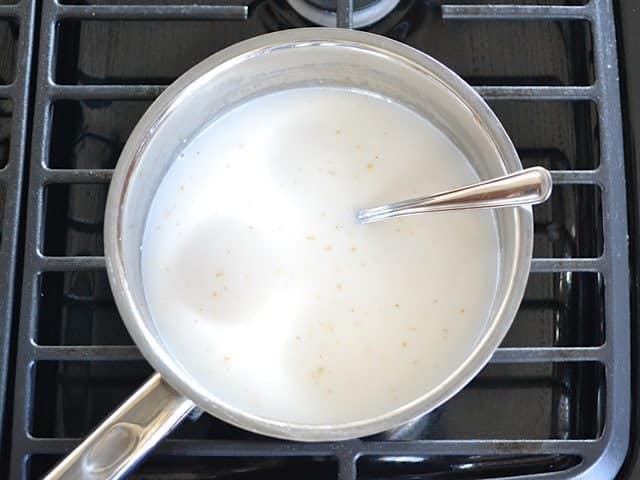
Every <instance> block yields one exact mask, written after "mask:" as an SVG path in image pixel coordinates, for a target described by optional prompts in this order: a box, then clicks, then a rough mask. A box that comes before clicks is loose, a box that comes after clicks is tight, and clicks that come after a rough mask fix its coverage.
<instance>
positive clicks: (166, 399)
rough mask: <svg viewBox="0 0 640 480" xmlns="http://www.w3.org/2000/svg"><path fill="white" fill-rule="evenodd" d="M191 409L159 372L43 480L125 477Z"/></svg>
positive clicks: (189, 403)
mask: <svg viewBox="0 0 640 480" xmlns="http://www.w3.org/2000/svg"><path fill="white" fill-rule="evenodd" d="M192 408H193V402H192V401H191V400H189V399H187V398H185V397H184V396H182V395H181V394H179V393H178V392H176V391H175V390H174V389H173V388H171V387H170V386H169V385H167V383H166V382H165V381H164V380H163V379H162V377H161V376H160V375H159V374H157V373H156V374H154V375H153V376H152V377H151V378H150V379H149V381H148V382H147V383H145V384H144V385H143V386H142V387H140V389H139V390H138V391H137V392H136V393H134V394H133V395H132V396H131V397H130V398H129V399H128V400H127V401H126V402H125V403H123V404H122V405H121V406H120V407H119V408H118V409H117V410H116V411H115V412H113V413H112V414H111V415H110V416H109V417H108V418H107V419H106V420H105V421H104V422H103V423H102V425H100V427H98V428H97V429H96V430H94V431H93V433H92V434H91V435H89V436H88V437H87V438H86V439H85V440H84V441H83V442H82V443H81V444H80V445H78V447H77V448H76V449H75V450H73V452H71V453H70V454H69V455H68V456H67V457H66V458H65V459H64V460H63V461H62V462H60V463H59V464H58V465H56V467H55V468H54V469H53V470H51V471H50V472H49V473H48V474H47V475H46V476H45V477H44V478H45V480H63V479H68V480H71V479H79V478H84V479H89V480H91V479H105V480H106V479H109V480H115V479H118V478H123V477H124V476H125V475H126V474H127V472H129V470H130V469H131V468H132V467H133V466H135V464H136V463H137V462H138V461H139V460H140V459H141V458H142V457H144V456H145V455H146V453H147V452H148V451H149V450H151V449H152V448H153V447H154V446H155V445H156V444H157V443H158V442H159V441H160V440H162V438H164V437H165V435H167V433H169V432H170V431H171V430H173V428H174V427H175V426H176V425H177V424H178V423H180V421H181V420H182V419H183V418H184V417H185V416H186V415H187V414H188V413H189V412H190V411H191V409H192Z"/></svg>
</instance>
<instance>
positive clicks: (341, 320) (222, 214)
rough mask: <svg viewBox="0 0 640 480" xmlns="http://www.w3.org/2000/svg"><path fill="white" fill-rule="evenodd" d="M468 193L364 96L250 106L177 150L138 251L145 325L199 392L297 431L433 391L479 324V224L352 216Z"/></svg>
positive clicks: (315, 91) (442, 143)
mask: <svg viewBox="0 0 640 480" xmlns="http://www.w3.org/2000/svg"><path fill="white" fill-rule="evenodd" d="M475 181H478V177H477V175H476V174H475V172H474V171H473V169H472V167H471V166H470V164H469V162H468V160H467V159H466V158H465V156H464V155H463V154H462V153H461V152H460V151H459V150H458V149H457V148H456V147H455V146H454V144H453V143H452V142H451V141H449V140H448V139H447V137H445V136H444V135H443V134H442V133H441V132H440V131H439V130H438V129H437V128H436V127H435V126H434V125H432V124H431V123H429V122H428V121H427V120H425V119H424V118H422V117H420V116H418V115H417V114H415V113H413V112H412V111H410V110H408V109H406V108H404V107H401V106H399V105H397V104H394V103H391V102H389V101H385V100H384V99H380V98H377V97H374V96H371V95H368V94H364V93H361V92H354V91H347V90H341V89H330V88H320V87H318V88H306V89H294V90H288V91H285V92H281V93H277V94H272V95H268V96H264V97H261V98H258V99H255V100H252V101H250V102H248V103H246V104H244V105H242V106H240V107H238V108H236V109H234V110H232V111H230V112H229V113H227V114H225V115H224V116H222V117H221V118H219V119H217V120H216V121H215V122H213V123H211V124H210V125H208V126H207V127H206V128H205V129H203V130H202V132H201V133H200V134H199V135H198V136H197V137H195V138H194V139H193V140H192V141H190V142H188V143H186V144H185V148H184V151H183V152H182V153H181V154H180V155H179V158H177V160H176V161H175V163H174V164H173V166H172V168H171V169H170V170H169V172H168V174H167V176H166V178H165V179H164V181H163V182H162V184H161V186H160V188H159V189H158V191H157V193H156V196H155V199H154V201H153V204H152V208H151V212H150V214H149V217H148V221H147V225H146V231H145V236H144V242H143V257H142V267H143V279H144V287H145V293H146V297H147V301H148V303H149V306H150V310H151V313H152V317H153V319H154V321H155V324H156V325H157V328H158V331H159V332H160V334H161V336H162V337H163V339H164V341H165V342H166V344H167V345H168V347H169V348H170V350H171V351H172V352H173V354H174V355H175V358H176V359H177V360H178V361H179V362H180V363H181V364H182V365H183V367H184V368H185V369H186V370H187V371H188V372H190V373H191V374H192V375H193V377H194V379H195V380H196V381H197V382H199V383H200V384H201V385H202V386H203V387H204V388H206V389H207V390H208V391H210V392H211V395H212V396H214V397H217V398H219V399H220V400H221V401H223V402H225V403H227V404H230V405H233V406H235V407H237V408H240V409H242V410H244V411H246V412H249V413H252V414H254V415H258V416H261V417H266V418H269V419H274V420H281V421H289V422H294V423H302V424H328V423H343V422H350V421H356V420H361V419H365V418H369V417H372V416H376V415H381V414H383V413H385V412H388V411H390V410H393V409H395V408H397V407H400V406H402V405H404V404H406V403H408V402H410V401H412V400H415V399H416V398H418V397H420V396H421V395H423V394H424V393H426V392H428V391H429V390H431V389H433V388H434V387H436V386H437V385H438V384H439V383H440V382H441V381H443V380H444V379H445V378H446V377H447V376H449V375H450V374H451V373H452V372H453V371H454V370H455V369H456V368H457V367H458V366H459V364H460V363H461V362H462V361H463V360H464V358H466V356H467V355H468V354H469V352H470V350H471V349H472V347H473V345H474V343H475V342H476V341H477V340H478V336H479V335H480V334H481V333H482V331H483V328H484V326H485V325H486V322H487V320H488V313H489V309H490V305H491V302H492V299H493V297H494V294H495V288H496V277H497V270H498V248H499V245H498V236H497V229H496V224H495V218H494V216H493V213H492V212H491V211H480V210H478V211H464V212H450V213H433V214H426V215H421V216H414V217H409V218H401V219H393V220H387V221H383V222H379V223H375V224H369V225H359V224H357V223H356V221H355V215H356V212H357V210H358V209H360V208H364V207H370V206H375V205H378V204H383V203H388V202H390V201H396V200H404V199H407V198H411V197H416V196H422V195H427V194H429V193H434V192H436V191H440V190H444V189H448V188H452V187H455V186H460V185H463V184H468V183H471V182H475Z"/></svg>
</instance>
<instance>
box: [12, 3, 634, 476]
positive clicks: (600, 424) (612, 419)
mask: <svg viewBox="0 0 640 480" xmlns="http://www.w3.org/2000/svg"><path fill="white" fill-rule="evenodd" d="M9 1H10V0H9ZM389 2H390V3H389ZM6 3H7V0H0V51H2V52H8V53H7V54H2V55H0V83H2V84H3V85H0V168H1V169H0V205H4V210H3V212H4V213H0V232H1V239H2V244H1V247H0V288H2V291H5V292H6V295H2V296H0V327H1V330H2V334H1V336H0V340H1V341H0V354H1V362H0V364H1V366H2V368H0V387H3V386H4V388H0V391H3V392H5V393H6V395H4V396H0V415H2V419H3V423H2V427H3V429H2V446H1V447H2V448H1V450H0V451H1V455H2V456H1V457H0V465H1V466H2V467H0V468H2V470H0V476H1V477H2V478H10V479H12V480H13V479H16V480H17V479H20V480H22V479H30V478H39V476H41V475H42V474H43V473H44V472H45V471H47V470H48V469H49V468H50V467H51V466H52V465H53V464H54V463H56V462H57V461H58V460H59V459H60V458H61V457H62V456H63V455H64V454H65V453H66V452H68V451H70V449H72V448H73V446H75V445H76V444H77V442H78V441H79V438H80V437H83V436H84V435H86V434H87V433H89V432H90V431H91V430H92V429H93V428H94V427H95V426H97V425H98V424H99V422H100V420H101V419H102V418H104V417H105V416H106V415H107V414H108V413H109V412H110V411H111V410H113V409H114V408H115V407H116V406H117V405H118V404H119V403H120V402H121V401H122V400H123V399H124V398H126V397H127V396H128V395H129V394H130V393H132V392H133V391H134V390H135V389H136V388H137V387H138V386H139V385H140V384H141V383H142V382H143V381H144V379H146V378H147V377H148V376H149V375H150V373H151V369H150V367H149V366H148V365H147V364H146V362H145V361H144V360H143V359H142V357H141V355H140V353H139V352H138V351H137V349H136V348H135V346H133V343H132V341H131V339H130V338H129V336H128V334H127V332H126V330H125V329H124V326H123V325H122V322H121V320H120V318H119V316H118V313H117V310H116V308H115V305H114V303H113V299H112V296H111V293H110V291H109V286H108V282H107V279H106V275H105V271H104V259H103V257H102V255H103V244H102V226H103V209H104V202H105V199H106V192H107V189H108V183H109V180H110V178H111V173H112V169H113V167H114V166H115V164H116V161H117V159H118V155H119V152H120V150H121V148H122V146H123V144H124V142H125V140H126V138H127V136H128V134H129V133H130V131H131V129H132V128H133V126H134V125H135V123H136V122H137V120H138V119H139V118H140V116H141V115H142V113H143V112H144V111H145V109H146V108H147V107H148V106H149V105H150V103H151V102H152V101H153V99H154V98H155V97H156V96H157V95H158V94H159V93H160V92H161V91H162V90H163V89H164V87H165V86H166V85H167V84H169V83H171V82H172V81H173V80H174V79H175V78H177V77H178V76H179V75H180V74H181V73H183V72H184V71H185V70H186V69H188V68H189V67H191V66H192V65H193V64H195V63H197V62H199V61H200V60H202V59H204V58H205V57H207V56H209V55H211V54H212V53H214V52H216V51H218V50H220V49H222V48H224V47H226V46H228V45H231V44H233V43H235V42H238V41H240V40H243V39H246V38H250V37H252V36H255V35H259V34H261V33H266V32H270V31H274V30H281V29H286V28H295V27H303V26H312V25H314V24H315V23H321V24H322V23H323V22H324V23H325V24H327V23H326V22H327V21H329V24H330V22H334V24H335V25H338V26H341V27H345V28H348V27H358V26H362V25H369V24H370V23H371V22H373V23H372V24H371V25H369V26H364V27H363V28H364V29H365V30H368V31H371V32H375V33H378V34H381V35H385V36H388V37H391V38H394V39H396V40H399V41H401V42H404V43H407V44H409V45H411V46H413V47H415V48H417V49H419V50H422V51H424V52H426V53H428V54H430V55H432V56H433V57H435V58H436V59H438V60H440V61H442V62H443V63H445V64H447V65H448V66H449V67H451V68H452V69H453V70H455V71H456V72H458V73H459V74H460V75H462V76H463V77H464V78H465V79H466V80H467V81H468V82H469V83H471V84H472V85H473V86H474V87H476V88H477V90H478V91H479V93H480V94H481V95H482V96H483V97H485V98H486V99H487V101H488V102H489V103H490V105H491V106H492V108H493V109H494V110H495V112H496V114H497V115H498V117H499V118H500V120H501V121H502V122H503V124H504V126H505V128H506V130H507V131H508V133H509V134H510V136H511V138H512V139H513V141H514V143H515V145H516V148H517V149H518V151H519V153H520V156H521V158H522V161H523V164H524V165H525V166H533V165H543V166H545V167H547V168H549V169H551V170H552V171H553V176H554V180H555V182H556V184H557V187H556V188H555V190H554V193H553V196H552V198H551V200H550V201H549V202H548V203H546V204H544V205H542V206H539V207H535V209H534V215H535V247H534V257H535V260H534V262H533V266H532V267H533V268H532V270H533V273H532V274H531V278H530V281H529V285H528V289H527V293H526V295H525V300H524V302H523V304H522V307H521V309H520V312H519V313H518V316H517V318H516V320H515V323H514V325H513V327H512V329H511V331H510V333H509V335H508V336H507V338H506V339H505V341H504V342H503V344H502V346H501V348H500V349H499V350H498V351H497V353H496V354H495V355H494V358H493V360H492V362H491V363H490V364H489V365H488V366H487V367H486V368H485V369H484V370H483V372H482V373H481V374H480V376H479V377H478V378H477V379H476V380H474V381H473V382H472V383H471V384H470V385H469V386H468V387H467V388H465V389H464V390H463V391H462V392H460V393H459V394H458V395H457V396H456V397H454V398H453V399H452V400H450V401H449V402H447V403H446V404H445V405H443V406H442V407H440V408H439V409H437V410H436V411H434V412H432V413H431V414H428V415H426V416H424V417H422V418H420V419H418V420H416V421H414V422H412V423H410V424H408V425H406V426H404V427H402V428H399V429H396V430H394V431H391V432H387V433H385V434H381V435H377V436H374V437H370V438H364V439H360V440H355V441H348V442H337V443H320V444H300V443H299V444H295V443H287V442H282V441H276V440H273V439H269V438H265V437H260V436H257V435H254V434H251V433H248V432H245V431H242V430H239V429H236V428H234V427H231V426H229V425H227V424H225V423H223V422H220V421H218V420H215V419H214V418H212V417H210V416H208V415H202V416H200V417H198V418H192V419H191V420H189V421H187V422H185V423H184V424H183V425H182V426H181V427H180V428H179V429H178V430H177V431H176V432H174V433H173V434H172V435H171V437H170V438H169V439H167V440H166V441H164V442H163V443H162V444H161V445H160V446H159V448H157V449H156V450H155V451H154V453H153V454H152V455H150V456H149V457H148V458H147V459H146V460H145V461H144V462H143V464H142V465H141V466H140V467H139V468H138V469H137V470H136V471H135V473H134V474H133V475H132V477H131V478H153V479H158V478H167V479H184V478H194V479H199V478H202V479H213V478H216V479H217V478H225V479H236V478H239V479H244V478H250V479H258V478H323V479H326V478H339V479H341V480H347V479H355V478H358V479H374V478H398V479H409V478H421V479H431V478H433V479H435V478H438V479H440V478H474V479H477V478H496V477H504V476H509V475H512V476H518V475H522V476H523V478H524V477H526V478H532V476H533V475H535V474H541V475H542V474H544V475H545V476H544V478H558V479H560V478H563V479H567V478H596V479H604V478H612V477H613V476H614V475H615V473H616V472H618V470H620V468H621V466H622V464H623V462H624V460H625V458H626V457H627V455H628V453H629V451H630V445H632V446H634V445H635V443H632V444H630V443H629V434H630V424H631V422H632V418H635V417H632V409H631V407H632V402H631V396H630V392H631V386H632V384H631V379H630V377H631V374H630V368H631V365H632V361H631V359H632V356H631V351H630V340H629V339H630V338H631V331H632V330H631V327H632V322H631V315H630V291H631V286H632V284H631V281H630V272H629V267H630V265H633V264H632V263H630V259H629V246H628V241H627V232H628V221H627V213H628V209H627V192H626V186H627V183H628V181H627V179H628V180H629V181H632V179H633V177H632V173H633V171H632V170H631V169H630V167H629V165H630V162H629V161H628V162H627V165H625V158H624V150H623V136H622V119H623V117H622V115H621V113H620V91H619V84H618V63H617V47H618V46H619V45H618V43H617V40H616V30H615V21H616V16H615V15H614V13H615V12H614V9H613V5H612V3H611V2H610V1H609V0H592V1H591V2H590V3H585V2H581V1H579V0H575V1H568V2H562V1H551V0H549V1H533V0H529V1H526V2H516V1H515V0H514V1H513V2H506V1H499V2H495V1H494V2H490V3H491V5H488V4H487V3H489V2H483V1H479V0H467V1H460V0H456V1H453V0H449V1H444V0H443V1H432V0H422V1H417V0H399V1H396V0H392V1H390V0H379V1H376V0H367V1H361V0H355V1H354V2H349V1H348V0H339V1H338V2H337V4H336V3H335V2H333V3H332V2H331V0H261V1H255V2H252V3H241V2H240V1H235V0H234V1H224V2H214V1H201V2H200V3H201V4H200V5H197V6H194V5H191V4H192V3H193V2H192V1H191V2H187V1H183V2H180V1H168V0H164V1H160V0H154V1H143V0H131V1H114V0H111V1H106V0H105V1H92V2H88V1H87V2H82V1H71V0H67V1H59V2H56V1H54V0H45V1H43V2H29V1H28V0H23V1H22V2H21V3H17V4H8V5H5V4H6ZM626 8H628V7H626ZM314 9H315V10H314ZM371 9H373V10H374V12H373V13H375V14H376V15H373V16H372V10H371ZM383 10H388V11H384V12H383ZM314 11H315V14H313V13H309V12H314ZM318 11H320V12H321V13H322V16H321V17H322V18H320V16H318V15H316V14H317V13H318ZM363 11H364V12H365V13H366V15H363V13H362V12H363ZM381 12H383V13H382V14H381ZM629 15H630V14H629ZM365 17H366V18H365ZM374 17H375V18H374ZM363 18H365V19H364V20H363ZM618 18H619V17H618ZM327 19H329V20H327ZM372 19H373V20H372ZM314 22H315V23H314ZM626 45H627V44H626V43H625V46H626ZM625 53H626V50H625ZM625 58H626V56H625ZM630 191H631V193H633V192H635V190H634V189H633V188H631V189H630ZM631 211H632V212H633V211H635V210H631ZM636 213H637V212H636ZM634 225H635V223H632V226H634ZM635 353H636V352H635V349H634V354H635ZM634 431H635V429H634ZM629 468H630V469H631V468H632V466H631V467H629Z"/></svg>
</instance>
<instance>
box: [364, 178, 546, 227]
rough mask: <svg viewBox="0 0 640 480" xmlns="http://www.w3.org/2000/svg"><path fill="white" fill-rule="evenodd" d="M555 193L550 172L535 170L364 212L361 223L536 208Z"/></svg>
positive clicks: (368, 209)
mask: <svg viewBox="0 0 640 480" xmlns="http://www.w3.org/2000/svg"><path fill="white" fill-rule="evenodd" d="M551 189H552V181H551V174H550V173H549V171H548V170H547V169H545V168H542V167H532V168H527V169H525V170H521V171H519V172H516V173H512V174H510V175H505V176H503V177H498V178H494V179H493V180H487V181H486V182H480V183H474V184H473V185H468V186H466V187H460V188H456V189H454V190H448V191H446V192H441V193H436V194H435V195H429V196H428V197H421V198H414V199H411V200H404V201H402V202H396V203H390V204H388V205H381V206H379V207H373V208H367V209H365V210H360V211H359V212H358V215H357V218H358V221H359V222H360V223H371V222H378V221H380V220H384V219H386V218H392V217H400V216H405V215H417V214H420V213H427V212H439V211H444V210H466V209H471V208H502V207H513V206H517V205H535V204H537V203H542V202H544V201H545V200H547V199H548V198H549V196H550V195H551Z"/></svg>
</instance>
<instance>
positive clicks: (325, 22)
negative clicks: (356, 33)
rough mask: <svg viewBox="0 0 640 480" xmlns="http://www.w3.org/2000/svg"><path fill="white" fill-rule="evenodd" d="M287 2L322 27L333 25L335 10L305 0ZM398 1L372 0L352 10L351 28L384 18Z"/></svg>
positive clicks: (335, 16) (334, 24)
mask: <svg viewBox="0 0 640 480" xmlns="http://www.w3.org/2000/svg"><path fill="white" fill-rule="evenodd" d="M287 3H289V5H290V6H291V8H293V9H294V10H295V11H296V12H297V13H298V14H299V15H301V16H303V17H304V18H306V19H307V20H309V21H311V22H313V23H315V24H317V25H321V26H323V27H335V26H336V25H337V15H336V12H335V11H332V10H326V9H323V8H319V7H317V6H316V5H313V4H312V3H309V1H307V0H287ZM398 3H400V0H378V1H373V2H371V3H369V4H367V5H365V6H364V7H362V8H358V9H355V8H354V10H353V28H362V27H368V26H369V25H371V24H373V23H375V22H377V21H378V20H380V19H382V18H384V17H385V16H386V15H388V14H389V13H391V11H392V10H393V9H394V8H395V7H396V6H397V5H398Z"/></svg>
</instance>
